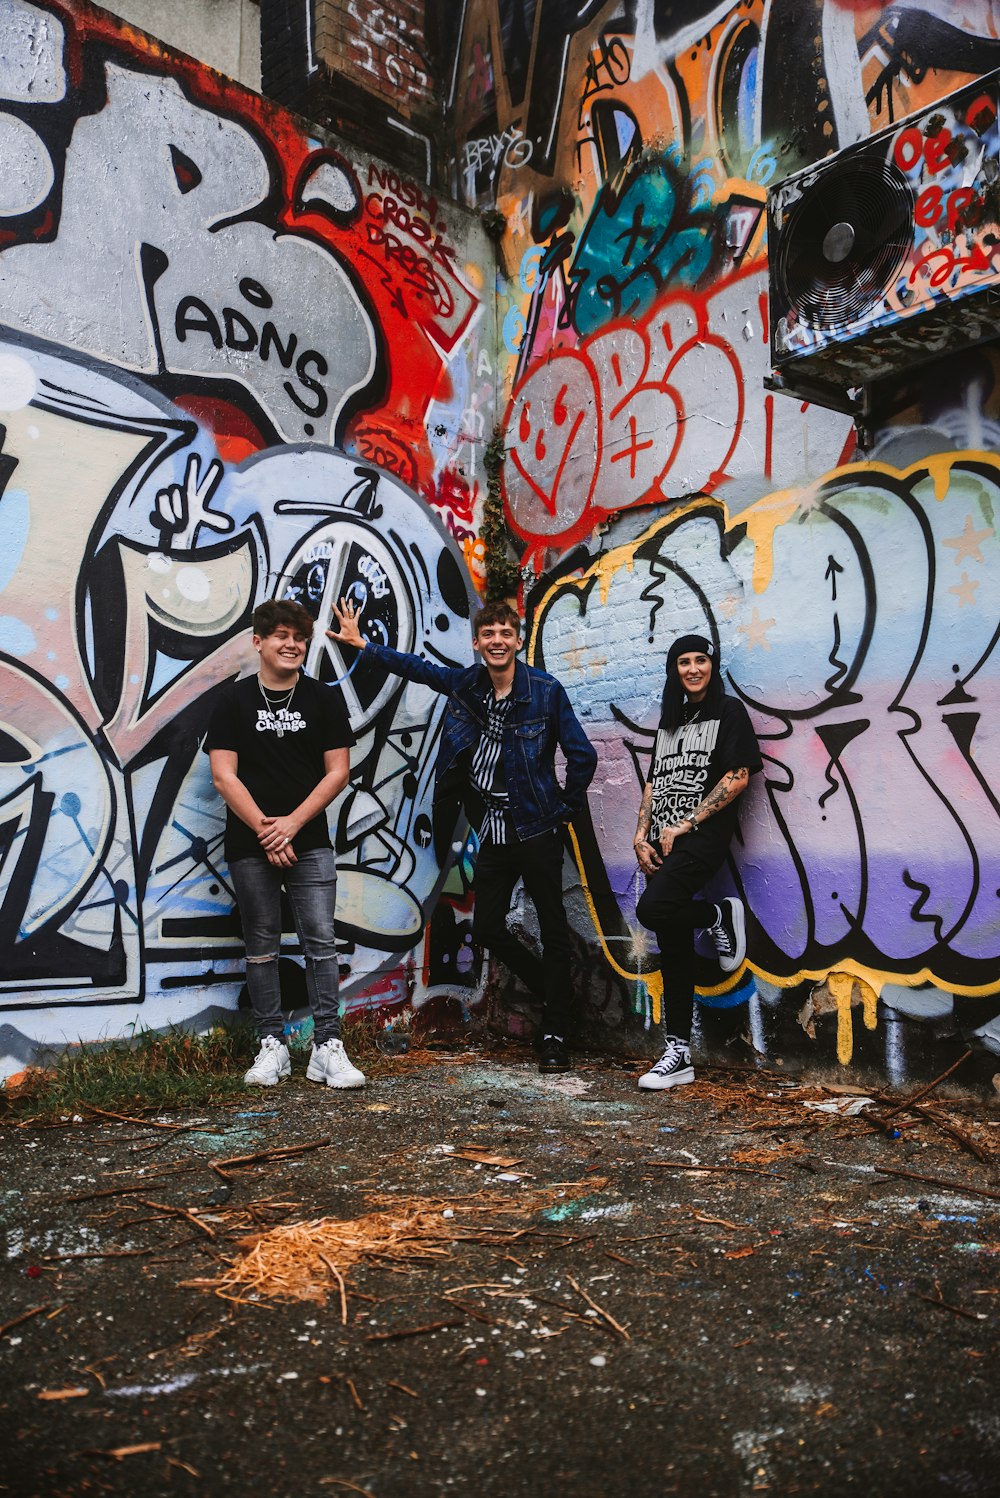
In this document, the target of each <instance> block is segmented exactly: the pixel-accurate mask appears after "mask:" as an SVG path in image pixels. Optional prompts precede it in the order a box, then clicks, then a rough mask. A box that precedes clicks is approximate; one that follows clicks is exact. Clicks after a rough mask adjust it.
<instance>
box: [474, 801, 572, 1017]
mask: <svg viewBox="0 0 1000 1498" xmlns="http://www.w3.org/2000/svg"><path fill="white" fill-rule="evenodd" d="M508 836H509V838H510V841H509V842H506V843H493V842H488V843H485V844H484V845H483V847H482V848H481V849H480V851H479V858H478V860H477V862H476V877H475V886H474V887H475V894H476V908H475V915H474V917H473V922H472V939H473V941H475V942H476V943H477V944H478V945H479V946H482V947H488V948H489V949H490V951H491V952H492V954H493V956H494V957H499V959H500V961H501V962H502V963H504V965H505V966H506V967H508V968H509V969H510V971H511V972H512V973H513V974H514V976H515V978H520V980H521V982H522V983H523V984H524V986H525V988H527V989H528V991H529V993H531V994H534V996H535V997H536V998H538V999H541V1001H542V1033H543V1034H545V1035H561V1036H562V1037H563V1038H564V1039H565V1038H566V1034H567V1030H568V1027H569V1019H570V1004H571V998H572V989H571V985H570V942H569V925H568V922H567V920H566V908H565V906H564V905H563V890H562V864H563V839H562V832H561V830H560V829H558V828H556V830H555V831H553V832H543V833H541V834H540V836H538V837H532V838H528V839H527V840H526V841H525V842H523V843H522V842H519V841H518V839H517V836H516V834H515V833H514V832H513V829H510V830H509V832H508ZM519 879H523V880H524V887H525V889H526V890H527V892H528V895H529V897H530V899H531V900H532V901H533V903H534V906H535V910H536V911H537V913H538V925H539V929H540V931H541V937H542V957H541V960H540V961H539V959H538V958H537V957H536V956H535V955H534V953H533V952H529V951H528V949H527V947H525V946H524V945H523V944H522V943H521V942H519V941H518V940H517V938H516V937H514V936H512V935H511V933H510V932H509V931H508V929H507V914H508V912H509V910H510V897H511V895H512V894H513V893H514V885H515V884H516V883H517V881H518V880H519Z"/></svg>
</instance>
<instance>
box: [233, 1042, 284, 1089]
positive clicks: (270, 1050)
mask: <svg viewBox="0 0 1000 1498" xmlns="http://www.w3.org/2000/svg"><path fill="white" fill-rule="evenodd" d="M291 1075H292V1063H291V1061H290V1060H289V1056H288V1047H287V1046H286V1045H285V1044H284V1043H283V1042H282V1041H280V1040H278V1039H277V1038H276V1037H275V1036H274V1035H265V1037H264V1039H263V1040H262V1041H261V1043H260V1050H259V1051H258V1052H257V1059H256V1061H255V1062H254V1064H253V1066H251V1068H250V1070H249V1071H248V1072H247V1073H246V1074H245V1076H244V1078H243V1080H244V1082H245V1083H246V1085H247V1086H248V1087H277V1085H278V1083H279V1082H286V1081H287V1080H288V1078H289V1077H290V1076H291Z"/></svg>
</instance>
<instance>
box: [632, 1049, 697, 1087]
mask: <svg viewBox="0 0 1000 1498" xmlns="http://www.w3.org/2000/svg"><path fill="white" fill-rule="evenodd" d="M693 1081H694V1067H693V1066H692V1065H691V1050H690V1047H689V1046H688V1044H687V1042H686V1041H684V1040H680V1039H679V1038H678V1037H677V1036H676V1035H668V1036H667V1044H666V1047H665V1048H664V1052H663V1055H662V1056H661V1057H660V1059H659V1061H658V1062H657V1063H656V1065H655V1066H654V1067H653V1068H652V1069H651V1070H650V1071H648V1072H646V1074H645V1076H642V1077H640V1078H639V1086H640V1087H641V1088H642V1089H643V1091H644V1092H662V1091H663V1090H664V1088H666V1087H683V1086H684V1084H685V1083H686V1082H693Z"/></svg>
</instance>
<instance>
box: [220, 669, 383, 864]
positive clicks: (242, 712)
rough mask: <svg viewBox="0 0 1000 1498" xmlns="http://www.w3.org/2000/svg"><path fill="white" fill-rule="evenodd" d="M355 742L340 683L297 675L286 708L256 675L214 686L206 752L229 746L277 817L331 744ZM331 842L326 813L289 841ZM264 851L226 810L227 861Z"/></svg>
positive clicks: (321, 770) (291, 804)
mask: <svg viewBox="0 0 1000 1498" xmlns="http://www.w3.org/2000/svg"><path fill="white" fill-rule="evenodd" d="M271 696H272V698H273V697H274V696H275V693H273V692H272V693H271ZM279 727H280V729H281V732H280V733H279V732H278V729H279ZM353 743H354V734H353V733H352V732H351V725H350V721H349V719H348V716H347V709H346V707H345V706H344V699H343V697H342V696H341V693H340V689H339V687H328V686H323V685H321V684H320V682H318V681H315V680H314V679H313V678H312V677H311V676H300V677H299V679H298V681H297V682H296V684H295V691H294V693H293V694H292V698H291V701H290V702H289V704H288V707H287V708H282V709H280V710H278V711H274V710H273V709H272V708H270V707H268V705H267V703H266V701H265V700H264V694H263V693H262V691H261V689H260V682H259V680H258V679H257V677H256V676H247V677H244V679H243V680H242V681H229V682H226V684H225V686H223V687H220V688H219V692H218V696H217V698H216V702H215V707H214V709H213V711H212V717H211V720H210V722H209V725H208V734H207V735H206V738H205V746H204V747H205V751H206V753H207V752H208V751H209V750H210V749H230V750H232V751H233V752H234V753H235V754H236V755H237V757H238V765H237V774H238V775H239V777H240V779H241V780H242V782H243V784H244V785H245V786H246V788H247V790H248V791H249V792H250V794H251V796H252V797H253V798H254V800H255V801H256V803H257V805H258V806H259V807H260V809H261V811H262V812H263V813H264V815H265V816H268V817H274V816H287V815H288V813H289V812H292V811H294V810H295V808H296V807H297V806H301V804H302V802H303V801H304V800H305V799H306V797H307V796H308V795H309V793H310V791H312V790H314V789H315V788H316V786H317V785H318V784H319V782H320V781H321V780H322V779H323V776H324V775H325V774H326V768H325V766H324V764H323V755H324V754H325V753H326V751H327V750H328V749H349V748H350V746H351V745H352V744H353ZM329 846H330V834H329V831H328V829H327V822H326V813H325V812H322V813H321V814H320V815H319V816H318V817H313V819H312V821H311V822H307V823H306V824H305V826H304V827H303V828H302V830H301V832H299V833H298V835H297V836H296V838H295V841H294V848H295V851H296V853H306V852H308V851H309V849H311V848H329ZM264 856H265V854H264V851H263V849H262V848H261V846H260V843H259V842H258V841H257V835H256V833H255V832H254V831H253V829H252V828H250V827H248V826H247V825H246V823H245V822H243V821H241V820H240V818H239V817H238V816H236V814H235V812H233V811H228V809H227V816H226V858H227V859H228V860H229V862H230V863H233V862H234V861H235V860H236V859H237V858H253V857H256V858H263V857H264Z"/></svg>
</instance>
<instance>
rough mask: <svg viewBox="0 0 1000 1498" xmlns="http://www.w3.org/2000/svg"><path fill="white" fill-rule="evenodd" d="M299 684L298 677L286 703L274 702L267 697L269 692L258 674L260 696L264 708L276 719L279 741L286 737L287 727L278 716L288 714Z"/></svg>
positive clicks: (275, 727) (275, 726) (275, 725)
mask: <svg viewBox="0 0 1000 1498" xmlns="http://www.w3.org/2000/svg"><path fill="white" fill-rule="evenodd" d="M298 684H299V678H298V677H296V678H295V680H294V681H293V682H292V690H291V691H290V692H289V693H288V695H287V696H286V698H285V700H284V702H279V701H277V700H276V701H274V702H272V701H271V699H270V697H269V696H268V695H267V690H266V688H265V686H264V683H263V682H262V681H261V679H260V672H259V671H258V672H257V685H258V686H259V687H260V695H261V696H262V697H263V699H264V706H265V707H266V708H267V709H268V711H269V712H270V713H271V714H272V716H273V718H274V729H275V732H276V733H277V735H278V738H279V739H281V738H284V736H285V726H284V724H283V723H282V721H281V719H280V718H279V717H278V714H279V713H286V712H287V711H288V709H289V708H290V707H291V705H292V698H293V697H294V696H295V688H296V687H297V686H298Z"/></svg>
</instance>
